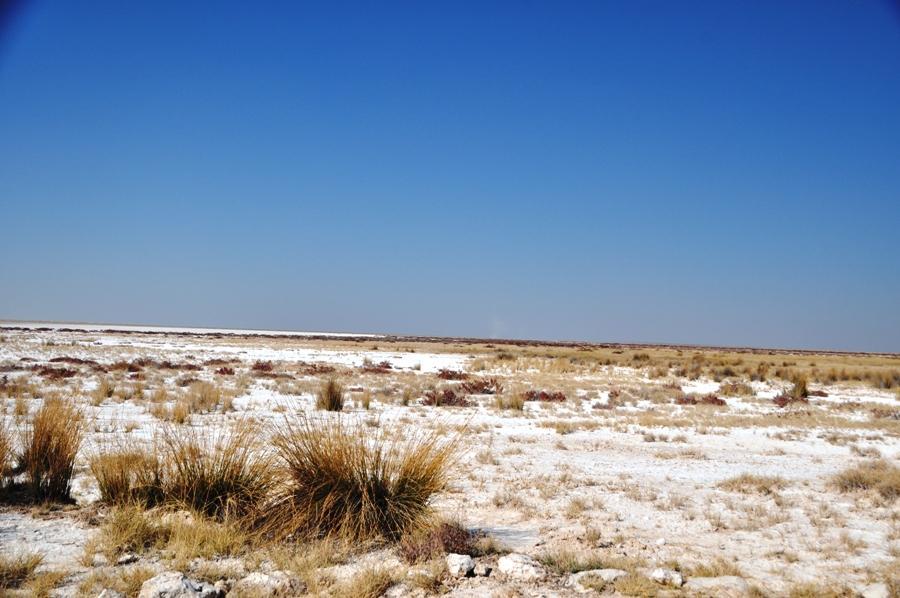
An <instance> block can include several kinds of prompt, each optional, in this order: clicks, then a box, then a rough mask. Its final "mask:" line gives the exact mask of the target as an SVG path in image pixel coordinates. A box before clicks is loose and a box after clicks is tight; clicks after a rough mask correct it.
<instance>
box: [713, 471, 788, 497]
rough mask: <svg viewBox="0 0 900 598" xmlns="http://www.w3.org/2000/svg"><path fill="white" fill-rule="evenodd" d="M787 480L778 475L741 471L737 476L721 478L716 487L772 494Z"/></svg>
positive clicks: (744, 492) (742, 491) (782, 486)
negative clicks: (761, 474) (762, 474)
mask: <svg viewBox="0 0 900 598" xmlns="http://www.w3.org/2000/svg"><path fill="white" fill-rule="evenodd" d="M786 485H787V482H785V480H784V479H783V478H781V477H779V476H760V475H755V474H752V473H742V474H741V475H739V476H735V477H733V478H728V479H727V480H722V481H721V482H719V483H718V487H719V488H721V489H722V490H727V491H729V492H741V493H743V494H749V493H751V492H758V493H759V494H772V493H773V492H775V491H776V490H782V489H784V487H785V486H786Z"/></svg>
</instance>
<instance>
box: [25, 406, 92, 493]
mask: <svg viewBox="0 0 900 598" xmlns="http://www.w3.org/2000/svg"><path fill="white" fill-rule="evenodd" d="M85 428H86V425H85V420H84V416H83V414H82V413H81V411H80V410H79V409H78V408H77V407H75V406H74V405H71V404H69V403H66V402H64V401H62V400H61V399H56V398H52V399H51V398H48V399H46V400H45V401H44V403H43V405H41V407H40V409H38V410H37V412H36V413H35V414H34V417H33V418H32V420H31V424H30V425H29V426H28V427H27V428H26V431H25V438H24V442H23V445H24V450H23V453H22V464H23V465H24V469H25V475H26V478H27V480H28V484H29V486H30V487H31V492H32V495H33V496H34V498H35V499H37V500H47V501H60V502H62V501H68V500H71V499H70V491H71V482H72V474H73V473H74V469H75V457H76V456H77V454H78V449H79V447H80V446H81V442H82V440H83V439H84V434H85Z"/></svg>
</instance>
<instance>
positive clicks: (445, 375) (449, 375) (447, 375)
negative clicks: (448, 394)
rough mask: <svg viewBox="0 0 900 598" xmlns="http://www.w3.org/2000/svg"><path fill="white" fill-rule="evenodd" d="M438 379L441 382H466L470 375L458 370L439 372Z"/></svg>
mask: <svg viewBox="0 0 900 598" xmlns="http://www.w3.org/2000/svg"><path fill="white" fill-rule="evenodd" d="M437 377H438V378H440V379H441V380H466V379H467V378H468V377H469V375H468V374H467V373H465V372H458V371H456V370H443V369H442V370H438V373H437Z"/></svg>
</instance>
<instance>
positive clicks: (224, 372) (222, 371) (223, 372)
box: [216, 367, 234, 376]
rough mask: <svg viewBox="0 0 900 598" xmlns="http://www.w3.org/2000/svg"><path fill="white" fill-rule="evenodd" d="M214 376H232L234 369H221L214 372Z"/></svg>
mask: <svg viewBox="0 0 900 598" xmlns="http://www.w3.org/2000/svg"><path fill="white" fill-rule="evenodd" d="M216 374H218V375H220V376H234V368H229V367H223V368H219V369H217V370H216Z"/></svg>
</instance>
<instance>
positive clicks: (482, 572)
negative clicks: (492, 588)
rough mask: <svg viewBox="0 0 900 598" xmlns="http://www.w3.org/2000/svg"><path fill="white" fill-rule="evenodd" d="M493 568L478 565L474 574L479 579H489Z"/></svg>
mask: <svg viewBox="0 0 900 598" xmlns="http://www.w3.org/2000/svg"><path fill="white" fill-rule="evenodd" d="M491 571H492V568H491V567H489V566H488V565H485V564H482V563H478V564H477V565H475V569H473V570H472V572H473V573H474V574H475V575H476V576H478V577H488V576H489V575H490V574H491Z"/></svg>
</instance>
